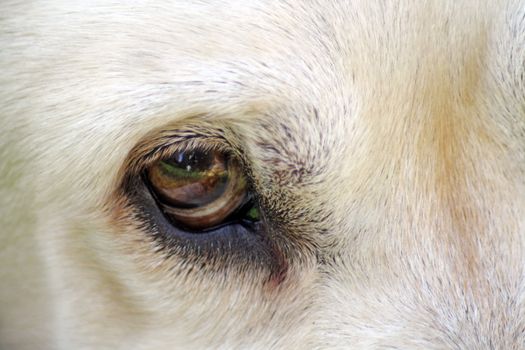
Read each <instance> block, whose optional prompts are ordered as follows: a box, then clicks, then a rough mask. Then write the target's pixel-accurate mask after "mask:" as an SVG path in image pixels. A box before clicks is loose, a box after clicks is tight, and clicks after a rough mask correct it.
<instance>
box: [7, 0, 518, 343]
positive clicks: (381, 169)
mask: <svg viewBox="0 0 525 350" xmlns="http://www.w3.org/2000/svg"><path fill="white" fill-rule="evenodd" d="M524 67H525V2H523V1H520V0H515V1H452V0H448V1H415V0H412V1H410V0H406V1H396V2H388V1H298V0H289V1H258V0H254V1H242V0H238V1H192V2H189V1H186V2H185V1H155V2H146V1H140V0H134V1H117V0H115V1H72V0H63V1H60V0H52V1H50V0H48V1H32V2H29V1H28V2H21V1H10V0H7V1H3V2H2V4H0V68H1V74H0V157H1V158H0V159H1V163H0V227H1V230H2V231H1V234H0V281H1V282H0V283H1V285H0V348H2V349H3V348H6V349H35V348H39V349H173V348H185V349H186V348H188V349H190V348H191V349H193V348H196V349H198V348H214V349H215V348H221V349H233V348H239V349H245V348H253V349H268V348H282V349H305V348H316V349H325V348H330V349H336V348H337V349H348V348H355V349H523V348H525V306H524V302H525V300H524V297H525V283H524V260H525V259H524V258H525V245H524V244H525V243H524V235H525V78H524V75H525V68H524ZM314 110H316V111H317V113H318V115H319V119H316V118H314V114H315V113H314ZM195 118H197V119H195ZM188 120H191V121H192V122H195V121H196V122H197V123H199V122H204V121H205V122H209V123H212V124H213V123H222V124H226V125H229V126H231V127H232V128H234V129H235V130H236V131H237V132H238V133H239V134H241V135H243V137H244V140H245V145H244V146H245V148H246V151H247V153H248V154H249V156H250V161H251V162H252V164H253V169H254V176H255V177H257V178H258V179H261V181H263V182H264V181H266V182H265V183H269V184H270V185H269V187H268V188H267V192H268V195H269V196H270V195H275V196H277V194H276V193H272V191H273V187H272V186H273V185H271V184H272V183H273V182H272V181H274V180H273V179H274V171H276V169H277V170H279V169H281V168H282V169H287V168H289V167H290V166H294V165H297V166H299V165H298V164H301V166H304V167H305V168H308V169H313V170H320V171H318V172H315V171H314V173H315V174H316V175H313V177H312V178H310V179H309V180H308V181H307V182H305V183H303V184H302V185H301V186H295V185H294V184H293V183H290V184H289V185H288V186H287V187H286V188H287V191H289V193H291V194H293V196H292V197H289V198H295V199H294V202H293V203H280V204H281V205H283V206H287V205H290V206H294V208H297V207H298V208H300V209H301V210H303V211H304V216H305V217H310V216H314V215H318V214H319V213H322V214H325V216H322V215H319V217H326V219H324V220H322V221H321V222H320V223H319V224H318V225H319V227H317V226H315V227H314V226H312V225H313V224H312V223H311V221H308V220H306V219H304V222H303V221H301V220H302V219H297V220H298V221H297V222H296V224H297V227H301V228H303V227H304V234H305V235H310V237H308V238H309V239H310V240H311V241H312V242H313V243H312V244H313V245H314V246H315V249H316V252H317V254H309V253H307V252H305V253H304V256H305V259H304V261H302V262H301V263H298V264H296V265H294V266H292V267H291V271H290V273H289V276H288V277H287V281H286V282H285V283H284V285H283V286H282V288H281V289H278V290H276V291H273V292H268V291H265V290H263V288H262V287H261V285H260V283H255V282H253V281H257V276H253V278H252V279H250V278H240V277H238V276H236V275H234V274H231V273H228V271H225V272H224V274H223V275H221V276H213V277H211V276H203V275H201V274H199V272H198V271H196V272H195V271H193V272H191V273H190V274H188V276H187V277H186V278H182V277H181V275H180V274H177V273H175V272H174V270H177V269H183V267H180V266H183V265H182V264H183V261H181V258H180V257H177V256H175V257H171V258H170V259H168V260H165V259H163V257H161V256H157V255H156V253H155V252H154V251H153V249H152V246H151V245H150V244H148V241H147V239H146V238H144V236H145V235H146V234H147V233H145V232H141V231H140V230H137V229H132V228H128V229H127V230H124V231H125V232H122V231H119V230H117V228H116V227H115V226H113V225H112V224H111V222H110V218H109V217H108V215H109V214H108V211H107V210H105V208H104V205H106V204H107V198H108V196H110V194H111V193H113V192H114V191H115V188H116V186H118V183H119V181H120V178H119V177H120V176H121V175H122V174H121V173H119V169H121V167H122V166H123V164H125V162H126V159H127V157H128V154H129V152H130V151H131V150H132V149H133V147H134V146H135V145H136V144H137V143H138V142H140V141H141V140H143V139H144V138H145V137H147V135H150V133H152V132H155V130H158V129H159V128H170V127H171V126H173V125H176V126H180V125H184V124H185V123H186V122H187V121H188ZM263 122H264V123H265V125H267V129H262V128H261V123H263ZM278 123H284V124H285V125H288V126H289V129H290V130H291V132H292V134H293V138H294V142H293V143H291V145H289V146H287V147H285V148H284V149H281V151H282V152H277V153H272V152H271V151H269V150H268V149H264V148H261V147H260V146H258V145H259V142H260V141H264V142H267V143H270V144H279V142H280V141H282V142H283V143H286V141H287V138H288V136H287V135H284V134H283V133H282V129H279V128H278V127H277V126H276V127H275V129H271V127H270V126H271V125H278ZM175 129H176V128H175ZM270 161H272V163H271V164H273V165H272V166H271V167H270V166H269V165H268V164H269V163H270ZM287 198H288V197H287ZM111 209H112V208H110V210H111ZM314 213H315V214H314ZM301 225H302V226H301ZM321 232H324V233H321ZM282 234H284V235H286V232H283V233H282ZM175 266H176V267H177V269H176V268H174V267H175Z"/></svg>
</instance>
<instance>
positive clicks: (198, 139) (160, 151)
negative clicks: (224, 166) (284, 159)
mask: <svg viewBox="0 0 525 350" xmlns="http://www.w3.org/2000/svg"><path fill="white" fill-rule="evenodd" d="M224 133H225V132H224V129H211V128H210V129H206V130H204V132H199V131H197V130H195V131H194V130H191V129H186V128H185V129H179V130H164V131H160V132H157V133H156V135H155V136H153V137H149V138H145V139H144V141H142V142H139V143H138V144H137V145H136V146H135V147H134V148H133V149H132V150H131V152H130V156H128V161H127V163H128V165H127V166H126V168H127V172H128V175H129V174H140V173H141V172H142V171H143V170H144V169H146V168H147V167H148V166H149V165H151V164H153V163H154V162H156V161H158V160H160V159H163V158H169V157H170V156H171V155H173V154H174V153H176V152H180V151H185V150H191V149H196V148H198V149H201V150H218V151H222V152H228V153H232V154H234V155H237V156H239V158H240V160H241V162H243V161H244V157H242V151H241V150H240V149H239V148H238V147H237V146H236V145H235V144H233V143H232V142H230V141H229V140H228V139H227V138H226V136H225V135H224Z"/></svg>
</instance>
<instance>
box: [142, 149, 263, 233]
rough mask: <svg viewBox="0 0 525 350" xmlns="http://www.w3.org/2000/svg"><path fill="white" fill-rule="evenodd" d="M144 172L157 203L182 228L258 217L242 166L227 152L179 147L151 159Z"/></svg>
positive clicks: (194, 228)
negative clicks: (166, 154) (186, 149)
mask: <svg viewBox="0 0 525 350" xmlns="http://www.w3.org/2000/svg"><path fill="white" fill-rule="evenodd" d="M146 176H147V180H148V183H149V185H150V189H151V191H152V193H153V195H154V197H155V198H156V200H157V203H158V205H159V207H160V208H161V209H162V211H163V212H164V214H165V215H166V216H168V217H169V218H170V219H171V221H172V222H173V223H174V224H175V225H176V226H179V227H181V228H184V229H187V230H191V231H205V230H209V229H213V228H215V227H217V226H220V225H222V224H225V223H228V222H231V221H234V220H250V221H257V220H258V219H259V212H258V208H257V207H256V206H255V205H254V204H253V201H252V198H251V195H250V193H249V191H248V188H249V186H248V184H247V181H246V179H245V177H244V175H243V171H242V167H241V165H240V163H239V161H238V160H237V158H236V157H234V156H232V155H230V154H228V153H225V152H221V151H219V150H199V149H195V150H188V151H179V152H176V153H174V154H173V155H171V156H170V157H169V158H164V159H160V160H158V161H157V162H155V163H153V164H152V165H151V166H150V167H149V168H148V169H147V170H146Z"/></svg>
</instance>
